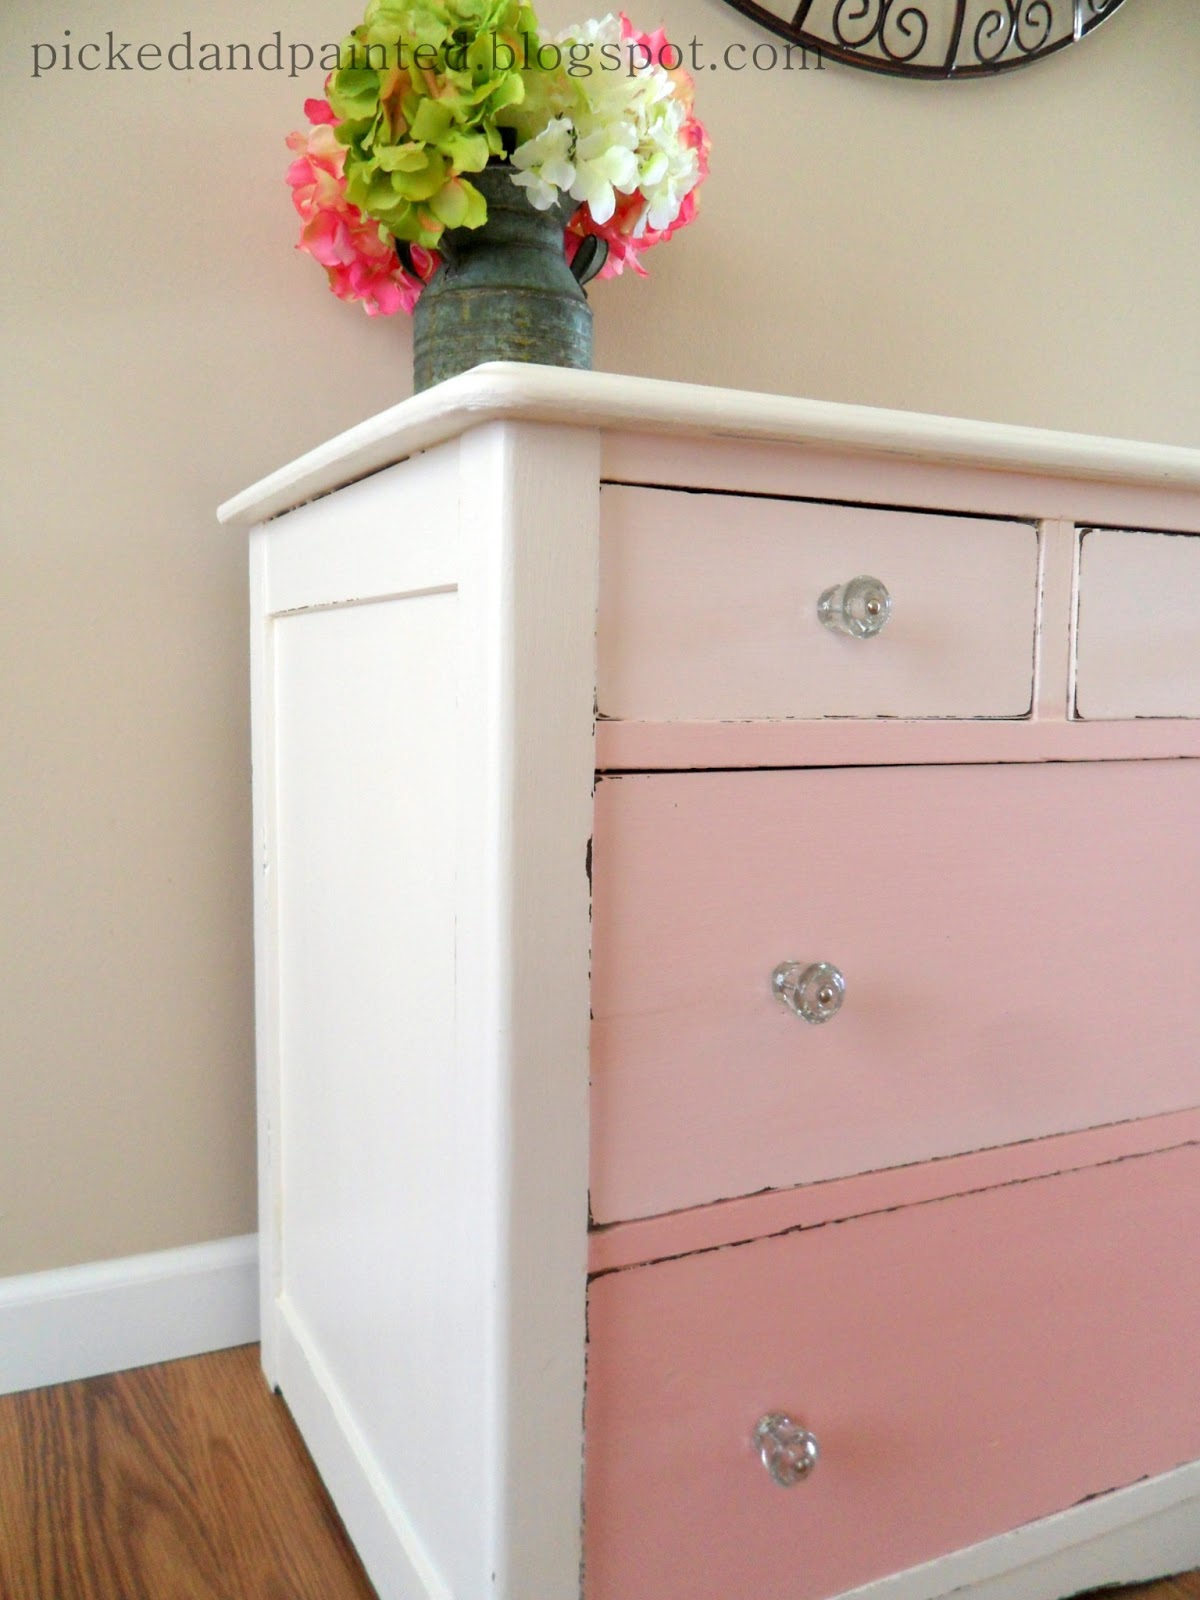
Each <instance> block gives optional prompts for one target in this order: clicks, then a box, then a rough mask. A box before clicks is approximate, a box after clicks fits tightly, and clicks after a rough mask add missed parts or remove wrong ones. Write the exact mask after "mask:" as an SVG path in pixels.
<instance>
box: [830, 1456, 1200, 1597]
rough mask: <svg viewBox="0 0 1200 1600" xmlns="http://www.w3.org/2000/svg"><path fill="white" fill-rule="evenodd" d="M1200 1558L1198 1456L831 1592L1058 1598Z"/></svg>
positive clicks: (1163, 1572) (1164, 1573) (1198, 1562)
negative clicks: (944, 1553) (977, 1540)
mask: <svg viewBox="0 0 1200 1600" xmlns="http://www.w3.org/2000/svg"><path fill="white" fill-rule="evenodd" d="M1194 1566H1200V1461H1197V1462H1190V1463H1188V1464H1186V1465H1184V1466H1181V1467H1178V1468H1176V1469H1175V1470H1174V1471H1172V1472H1167V1473H1163V1474H1162V1475H1160V1476H1159V1477H1156V1478H1148V1479H1145V1480H1143V1481H1142V1482H1139V1483H1135V1484H1132V1485H1130V1486H1129V1487H1128V1488H1122V1489H1114V1490H1113V1492H1112V1493H1111V1494H1106V1495H1102V1496H1100V1497H1099V1498H1098V1499H1092V1500H1088V1501H1086V1502H1084V1503H1083V1504H1081V1505H1078V1506H1072V1507H1071V1508H1070V1509H1069V1510H1066V1511H1060V1512H1057V1513H1055V1515H1053V1516H1050V1517H1045V1518H1043V1519H1041V1520H1040V1521H1038V1522H1031V1523H1027V1524H1026V1525H1025V1526H1024V1527H1022V1528H1016V1529H1014V1530H1013V1531H1012V1532H1010V1533H1002V1534H999V1535H997V1537H995V1538H993V1539H988V1540H985V1541H984V1542H983V1543H982V1544H977V1545H972V1546H970V1547H969V1548H968V1549H966V1550H958V1551H955V1552H954V1553H953V1554H952V1555H948V1556H941V1557H939V1558H938V1559H937V1560H936V1561H930V1562H926V1563H925V1564H924V1565H922V1566H919V1567H910V1568H909V1569H908V1570H907V1571H906V1572H900V1573H895V1574H893V1575H892V1576H890V1577H887V1578H880V1579H877V1580H876V1581H875V1582H873V1583H868V1584H863V1585H862V1586H860V1587H859V1588H856V1589H849V1590H846V1591H845V1592H844V1593H843V1594H842V1595H840V1596H839V1597H838V1600H942V1597H943V1596H946V1595H951V1594H956V1595H963V1596H969V1597H970V1600H1059V1596H1061V1595H1069V1594H1077V1593H1078V1592H1079V1591H1080V1590H1083V1589H1089V1588H1092V1587H1099V1586H1105V1587H1109V1586H1112V1585H1115V1584H1123V1583H1141V1582H1146V1581H1149V1580H1151V1579H1155V1578H1163V1577H1168V1576H1170V1575H1171V1574H1173V1573H1177V1572H1185V1571H1188V1570H1190V1569H1191V1568H1192V1567H1194Z"/></svg>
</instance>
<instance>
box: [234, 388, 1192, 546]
mask: <svg viewBox="0 0 1200 1600" xmlns="http://www.w3.org/2000/svg"><path fill="white" fill-rule="evenodd" d="M497 420H511V421H521V422H549V423H557V424H560V425H561V424H564V423H565V424H570V425H576V426H579V427H590V428H600V429H615V430H624V431H633V432H640V433H656V434H672V435H676V436H688V435H691V436H693V437H696V436H707V437H710V438H712V437H723V438H736V439H742V440H752V441H756V442H774V443H786V444H793V445H819V446H821V447H823V448H825V449H830V448H833V449H838V450H843V451H846V452H849V453H853V454H859V455H864V456H875V457H880V456H890V457H899V458H907V459H917V460H921V461H929V462H946V463H954V464H956V465H959V466H967V467H983V468H990V469H993V470H1000V471H1020V472H1024V473H1035V474H1041V475H1044V476H1049V477H1070V478H1076V479H1091V480H1100V481H1108V482H1112V483H1123V484H1131V485H1139V484H1140V485H1145V486H1147V487H1150V486H1152V487H1155V488H1173V489H1187V488H1200V450H1194V449H1188V448H1185V447H1183V446H1180V445H1161V444H1144V443H1138V442H1136V441H1131V440H1125V439H1105V438H1096V437H1092V436H1090V435H1088V434H1078V433H1058V432H1053V431H1050V430H1048V429H1044V428H1023V427H1014V426H1012V425H1010V424H1005V423H996V422H969V421H965V420H962V419H960V418H957V417H936V416H925V415H922V414H920V413H914V412H907V411H886V410H882V409H879V408H877V407H874V406H851V405H840V404H837V403H835V402H833V401H828V400H801V399H795V398H789V397H786V396H781V395H764V394H749V393H746V392H744V391H742V390H739V389H715V388H706V387H702V386H700V385H698V384H689V383H669V382H666V381H664V380H662V379H658V378H632V377H625V376H622V375H620V374H617V373H609V372H575V371H571V370H569V369H566V368H562V367H539V366H528V365H521V364H519V363H515V362H499V361H497V362H490V363H488V364H487V365H485V366H480V367H476V368H474V369H473V370H472V371H471V372H466V373H463V374H462V376H461V377H457V378H451V379H450V380H449V382H447V383H442V384H438V385H437V387H436V388H433V389H427V390H426V391H425V392H424V393H423V394H418V395H414V396H413V397H412V398H411V399H408V400H402V401H401V402H400V404H399V405H395V406H391V407H389V409H388V410H386V411H381V412H380V413H379V414H378V416H374V417H371V418H369V419H368V420H367V421H366V422H360V423H359V424H358V425H357V426H356V427H353V428H349V429H347V431H346V432H345V433H341V434H338V435H337V437H336V438H333V439H329V440H327V441H326V442H325V443H324V444H321V445H318V446H317V448H316V449H315V450H310V451H309V452H308V453H307V454H306V455H303V456H300V457H299V458H298V459H297V460H296V461H293V462H291V463H289V465H287V466H285V467H281V468H280V469H279V471H278V472H273V473H271V475H270V476H269V477H266V478H263V479H262V480H261V481H260V482H259V483H256V484H254V485H252V487H250V488H249V489H245V490H243V492H242V493H241V494H238V495H234V497H233V498H232V499H231V500H227V501H226V502H225V504H224V505H223V506H221V508H220V510H219V511H218V516H219V518H220V520H221V521H222V522H226V523H233V524H240V525H244V526H250V525H253V524H254V523H259V522H265V521H266V520H267V519H268V518H270V517H276V516H279V515H280V514H281V513H282V512H285V511H291V510H293V509H294V508H295V507H296V506H300V505H303V504H305V502H307V501H309V500H313V499H315V498H316V497H317V496H318V495H322V494H328V493H329V492H330V490H332V489H337V488H340V487H341V486H342V485H343V484H346V483H351V482H353V481H354V480H355V479H357V478H362V477H365V476H367V474H369V473H372V472H378V471H379V470H380V469H381V468H383V467H388V466H391V465H393V464H394V463H395V462H397V461H402V460H404V459H405V457H407V456H410V455H414V454H416V453H417V452H418V451H421V450H427V449H429V448H430V447H431V446H432V445H436V444H441V443H443V442H444V441H445V440H447V439H452V438H455V437H456V436H457V435H459V434H461V433H465V432H466V431H467V429H469V428H473V427H477V426H478V425H479V424H481V423H485V422H493V421H497Z"/></svg>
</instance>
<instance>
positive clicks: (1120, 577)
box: [1075, 528, 1200, 719]
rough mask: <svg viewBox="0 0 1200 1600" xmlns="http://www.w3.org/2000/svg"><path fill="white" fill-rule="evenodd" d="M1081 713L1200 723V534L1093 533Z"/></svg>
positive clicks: (1084, 574) (1079, 667) (1084, 605)
mask: <svg viewBox="0 0 1200 1600" xmlns="http://www.w3.org/2000/svg"><path fill="white" fill-rule="evenodd" d="M1082 540H1083V542H1082V545H1081V547H1080V553H1079V629H1078V640H1077V645H1076V676H1075V700H1076V711H1077V713H1078V715H1079V716H1081V717H1085V718H1094V719H1102V718H1106V717H1200V534H1194V533H1193V534H1185V533H1174V534H1171V533H1139V532H1134V531H1128V530H1118V529H1115V528H1085V529H1084V530H1083V535H1082Z"/></svg>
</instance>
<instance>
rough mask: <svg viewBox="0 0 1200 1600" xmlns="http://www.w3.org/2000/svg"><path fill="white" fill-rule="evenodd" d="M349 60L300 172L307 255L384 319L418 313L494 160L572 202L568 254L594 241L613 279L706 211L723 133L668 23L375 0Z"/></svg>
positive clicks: (471, 218)
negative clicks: (443, 251)
mask: <svg viewBox="0 0 1200 1600" xmlns="http://www.w3.org/2000/svg"><path fill="white" fill-rule="evenodd" d="M338 61H339V65H338V67H337V68H336V70H335V71H333V72H332V73H331V74H330V75H329V78H328V80H327V82H326V85H325V90H326V98H325V99H320V100H308V101H306V102H305V107H304V110H305V114H306V116H307V117H308V120H309V123H310V126H309V128H308V129H307V130H306V131H304V132H300V133H293V134H291V135H290V136H289V138H288V141H287V143H288V147H289V148H290V149H291V150H292V151H293V153H294V155H295V160H294V161H293V162H292V165H291V167H290V168H289V170H288V175H287V181H288V183H289V184H290V185H291V188H292V198H293V202H294V204H295V207H296V210H297V211H298V212H299V213H300V217H301V219H302V222H303V227H302V230H301V235H300V243H299V248H300V249H302V250H305V251H307V252H308V253H309V254H310V255H311V256H312V257H313V258H314V260H316V261H318V262H319V263H320V265H321V266H322V267H324V268H325V271H326V273H327V274H328V277H329V285H330V288H331V289H332V290H333V292H334V294H336V295H337V296H338V297H339V298H340V299H343V300H357V301H359V302H361V304H362V305H363V307H364V309H365V310H366V312H367V314H368V315H369V316H388V315H391V314H393V313H395V312H397V311H411V310H412V309H413V306H414V305H415V304H416V301H417V299H418V298H419V296H420V294H421V291H422V290H423V288H424V287H425V284H426V283H427V282H428V281H429V279H430V278H431V277H432V276H433V274H434V272H435V271H436V270H437V268H438V265H439V263H440V257H439V255H438V243H439V241H440V239H441V236H442V234H443V232H444V231H445V230H446V229H447V228H450V229H457V228H479V227H481V226H482V225H483V223H484V222H485V221H486V220H487V204H486V201H485V200H484V197H483V195H482V194H480V192H479V190H478V189H477V188H476V187H475V185H474V184H472V182H471V174H473V173H479V172H481V171H482V170H483V169H484V167H486V166H488V165H489V164H493V163H504V164H506V165H507V166H508V168H509V169H510V171H511V178H512V182H513V183H514V184H516V185H517V186H518V187H519V188H521V189H523V190H524V191H525V194H526V196H527V197H528V201H529V204H530V205H531V206H533V207H534V208H535V209H536V210H539V211H546V210H549V209H550V208H551V207H553V206H555V205H557V204H562V203H563V202H564V201H567V202H569V201H574V202H575V207H574V209H573V210H572V211H571V213H570V216H569V220H568V221H567V224H566V232H565V239H564V243H565V247H566V251H567V256H568V259H572V258H573V257H574V255H575V253H576V251H577V250H578V249H579V248H580V245H581V244H582V242H583V241H584V240H585V239H587V238H588V237H589V236H593V237H595V238H596V239H597V240H598V241H600V244H599V248H600V249H601V250H603V249H606V250H607V258H606V259H605V261H604V265H603V268H602V269H601V273H600V275H601V276H603V277H612V276H615V275H617V274H619V273H621V272H623V271H624V270H625V268H627V267H628V268H630V269H631V270H632V271H634V272H635V273H639V274H641V275H643V276H644V275H645V271H646V269H645V267H644V266H643V264H642V257H643V255H644V254H645V252H646V251H647V250H648V249H650V248H651V247H652V246H654V245H656V244H661V243H662V242H663V241H664V240H666V239H669V238H670V237H671V236H672V234H674V233H676V232H677V231H678V230H679V229H680V228H682V227H685V226H686V225H687V224H688V223H689V222H691V221H692V219H693V217H694V216H695V214H696V207H697V198H698V196H697V191H698V188H699V185H700V183H701V182H702V181H703V179H704V177H705V176H706V174H707V171H708V136H707V134H706V133H705V130H704V127H703V125H702V124H701V123H700V122H699V121H698V120H697V118H696V116H695V113H694V110H693V106H692V95H693V86H692V81H691V79H690V77H689V76H688V74H687V73H686V72H684V71H683V68H682V52H681V51H679V50H678V49H677V48H676V47H675V46H673V45H671V44H670V42H669V41H668V40H667V38H666V36H665V34H664V33H663V31H662V30H661V29H660V30H659V31H658V32H656V33H651V34H646V33H639V32H638V31H637V30H636V29H635V28H634V27H633V25H632V24H631V23H630V21H629V19H628V18H627V17H626V16H625V15H624V14H622V15H621V16H619V17H614V16H606V17H604V18H602V19H601V20H599V21H590V22H586V23H584V24H582V25H581V26H579V27H573V28H568V29H566V30H565V31H564V32H562V33H560V34H558V35H556V36H555V37H553V38H552V39H548V40H543V39H541V37H540V36H539V34H538V26H537V20H536V18H535V16H534V13H533V11H532V10H531V8H530V7H529V6H528V5H526V4H523V3H522V0H370V3H369V5H368V7H367V12H366V17H365V20H364V21H363V22H362V23H361V24H360V26H359V27H357V28H355V30H354V32H353V33H352V34H351V35H350V37H349V38H348V39H346V40H345V41H344V43H343V44H342V46H341V47H340V49H339V54H338ZM590 248H591V249H592V250H595V249H597V246H592V247H590Z"/></svg>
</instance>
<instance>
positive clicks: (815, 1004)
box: [771, 961, 846, 1022]
mask: <svg viewBox="0 0 1200 1600" xmlns="http://www.w3.org/2000/svg"><path fill="white" fill-rule="evenodd" d="M771 987H772V989H774V991H775V993H776V994H777V995H778V996H779V997H780V999H781V1000H782V1001H783V1003H784V1004H785V1005H786V1006H787V1008H788V1010H789V1011H792V1012H793V1013H794V1014H795V1015H796V1016H798V1017H802V1018H803V1019H804V1021H805V1022H828V1021H829V1019H830V1017H836V1016H837V1014H838V1012H839V1011H840V1010H841V1009H842V1001H843V1000H844V999H845V998H846V980H845V978H844V977H843V976H842V974H841V973H840V972H839V971H838V969H837V968H836V967H835V966H832V965H831V964H830V963H829V962H828V961H815V962H813V964H812V965H811V966H808V967H804V966H801V964H800V963H799V962H798V961H785V962H783V963H782V964H781V965H780V966H778V967H776V968H775V971H774V972H773V973H772V974H771Z"/></svg>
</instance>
